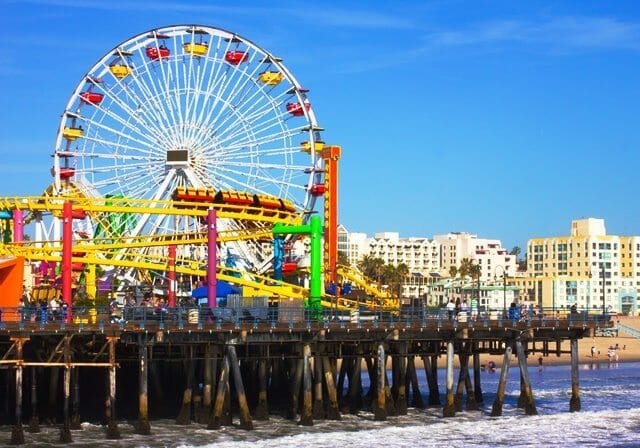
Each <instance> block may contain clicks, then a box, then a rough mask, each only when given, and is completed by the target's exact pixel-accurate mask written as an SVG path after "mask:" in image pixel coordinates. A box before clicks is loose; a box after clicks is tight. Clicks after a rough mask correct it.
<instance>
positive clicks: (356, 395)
mask: <svg viewBox="0 0 640 448" xmlns="http://www.w3.org/2000/svg"><path fill="white" fill-rule="evenodd" d="M361 378H362V357H360V356H356V358H355V360H354V362H353V365H352V369H351V375H350V376H349V412H350V413H351V414H354V415H356V414H358V411H360V408H361V406H362V403H361V401H362V395H361V390H362V381H361Z"/></svg>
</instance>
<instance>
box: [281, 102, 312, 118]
mask: <svg viewBox="0 0 640 448" xmlns="http://www.w3.org/2000/svg"><path fill="white" fill-rule="evenodd" d="M304 107H305V108H306V109H307V110H309V109H311V103H309V102H308V101H305V102H304ZM287 112H289V113H290V114H291V115H293V116H294V117H302V116H303V115H304V110H303V109H302V106H301V105H300V103H287Z"/></svg>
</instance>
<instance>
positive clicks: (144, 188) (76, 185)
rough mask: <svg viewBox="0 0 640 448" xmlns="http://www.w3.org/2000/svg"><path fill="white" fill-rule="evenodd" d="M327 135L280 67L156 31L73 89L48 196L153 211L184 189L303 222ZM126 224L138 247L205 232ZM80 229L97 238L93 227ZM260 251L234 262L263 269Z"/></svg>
mask: <svg viewBox="0 0 640 448" xmlns="http://www.w3.org/2000/svg"><path fill="white" fill-rule="evenodd" d="M320 131H321V128H320V127H319V126H318V124H317V122H316V117H315V114H314V111H313V108H312V107H311V103H310V102H309V100H308V98H307V90H306V89H305V88H303V87H302V86H301V85H300V84H299V83H298V81H297V80H296V79H295V78H294V77H293V75H292V74H291V72H290V71H289V70H288V69H287V68H286V67H285V66H284V64H283V63H282V60H281V59H280V58H278V57H276V56H274V55H272V54H271V53H269V52H268V51H266V50H264V49H263V48H261V47H259V46H258V45H256V44H254V43H253V42H251V41H249V40H247V39H245V38H243V37H241V36H238V35H237V34H234V33H231V32H228V31H224V30H221V29H218V28H213V27H209V26H199V25H177V26H170V27H166V28H160V29H157V30H152V31H150V32H145V33H142V34H139V35H137V36H134V37H132V38H130V39H128V40H126V41H124V42H122V43H121V44H119V45H118V46H117V47H115V48H114V49H113V50H111V51H109V52H108V53H107V54H105V55H104V56H103V57H102V58H100V59H99V60H98V62H97V63H96V64H95V65H93V67H91V68H90V69H89V71H88V72H87V73H86V75H85V76H83V77H82V79H81V80H80V82H79V83H78V85H77V86H76V88H75V90H74V91H73V93H72V94H71V98H70V99H69V101H68V103H67V105H66V108H65V110H64V113H63V115H62V119H61V122H60V125H59V129H58V135H57V140H56V145H55V152H54V165H53V169H52V174H53V177H54V183H53V189H54V190H55V194H57V195H73V194H76V193H78V192H81V193H82V194H83V195H86V196H90V197H98V198H100V197H103V198H109V197H113V198H136V199H150V200H162V199H171V198H172V197H175V193H176V191H184V190H185V189H189V188H191V189H195V190H198V191H204V190H206V191H213V192H220V191H224V192H241V194H243V195H245V197H251V196H252V195H253V196H257V197H272V198H279V199H280V200H282V201H284V202H285V203H286V204H290V205H291V206H292V207H293V208H295V210H296V211H297V213H299V214H300V215H301V216H302V218H303V220H306V219H307V217H308V216H309V214H310V213H311V212H312V211H313V209H314V207H315V203H316V200H317V199H318V197H319V196H321V195H320V194H318V191H320V190H321V189H319V188H318V187H319V186H320V185H321V184H322V176H323V174H322V173H323V159H322V156H321V154H320V152H321V151H320V150H321V149H322V146H323V143H322V141H321V136H320ZM181 189H182V190H181ZM121 221H122V222H120V231H122V232H124V231H126V232H127V234H128V235H134V236H135V235H140V234H162V233H169V232H174V231H175V230H176V229H177V228H184V229H185V230H189V229H191V228H194V227H197V226H198V225H199V224H198V222H197V220H192V221H190V222H187V221H184V222H177V221H176V219H168V218H167V217H158V216H156V215H153V216H152V215H136V216H127V219H125V220H121ZM78 225H80V226H84V232H85V233H89V234H92V235H97V234H98V233H99V232H100V229H99V227H100V226H99V225H98V224H96V223H95V222H94V221H92V219H91V218H90V217H88V218H87V219H86V220H84V222H82V223H79V224H78ZM200 225H201V223H200ZM220 225H222V226H224V227H226V228H230V229H234V228H241V227H243V226H245V225H246V224H244V223H242V222H241V221H233V220H227V222H224V223H222V224H220V223H219V226H220ZM125 226H126V227H127V228H126V229H125ZM103 230H104V229H103ZM262 246H264V245H261V244H258V243H249V242H245V243H239V246H238V247H237V248H236V251H237V252H240V253H239V255H240V256H242V257H244V258H247V259H249V260H250V262H251V264H259V263H261V262H262V261H264V260H263V259H264V254H263V253H261V252H262V249H261V247H262Z"/></svg>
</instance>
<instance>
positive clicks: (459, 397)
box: [453, 351, 469, 412]
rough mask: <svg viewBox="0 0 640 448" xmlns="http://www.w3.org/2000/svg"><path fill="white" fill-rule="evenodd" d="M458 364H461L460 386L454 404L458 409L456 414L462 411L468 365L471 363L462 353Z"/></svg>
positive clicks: (459, 355) (459, 354)
mask: <svg viewBox="0 0 640 448" xmlns="http://www.w3.org/2000/svg"><path fill="white" fill-rule="evenodd" d="M458 362H459V364H460V372H459V376H458V386H457V388H456V393H455V396H454V398H453V403H454V406H455V408H456V412H461V411H462V394H463V393H464V388H465V386H466V385H467V383H466V378H467V364H468V362H469V357H468V355H467V354H466V353H464V352H462V351H461V352H460V353H458Z"/></svg>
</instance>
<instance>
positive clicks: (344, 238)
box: [338, 224, 369, 266]
mask: <svg viewBox="0 0 640 448" xmlns="http://www.w3.org/2000/svg"><path fill="white" fill-rule="evenodd" d="M338 252H342V253H343V254H345V255H346V257H347V260H348V261H349V264H350V265H351V266H357V265H358V262H359V261H360V260H362V257H364V256H365V255H367V254H368V253H369V243H368V238H367V234H366V233H358V232H351V233H350V232H349V231H348V230H347V228H346V227H345V226H343V225H342V224H338Z"/></svg>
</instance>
